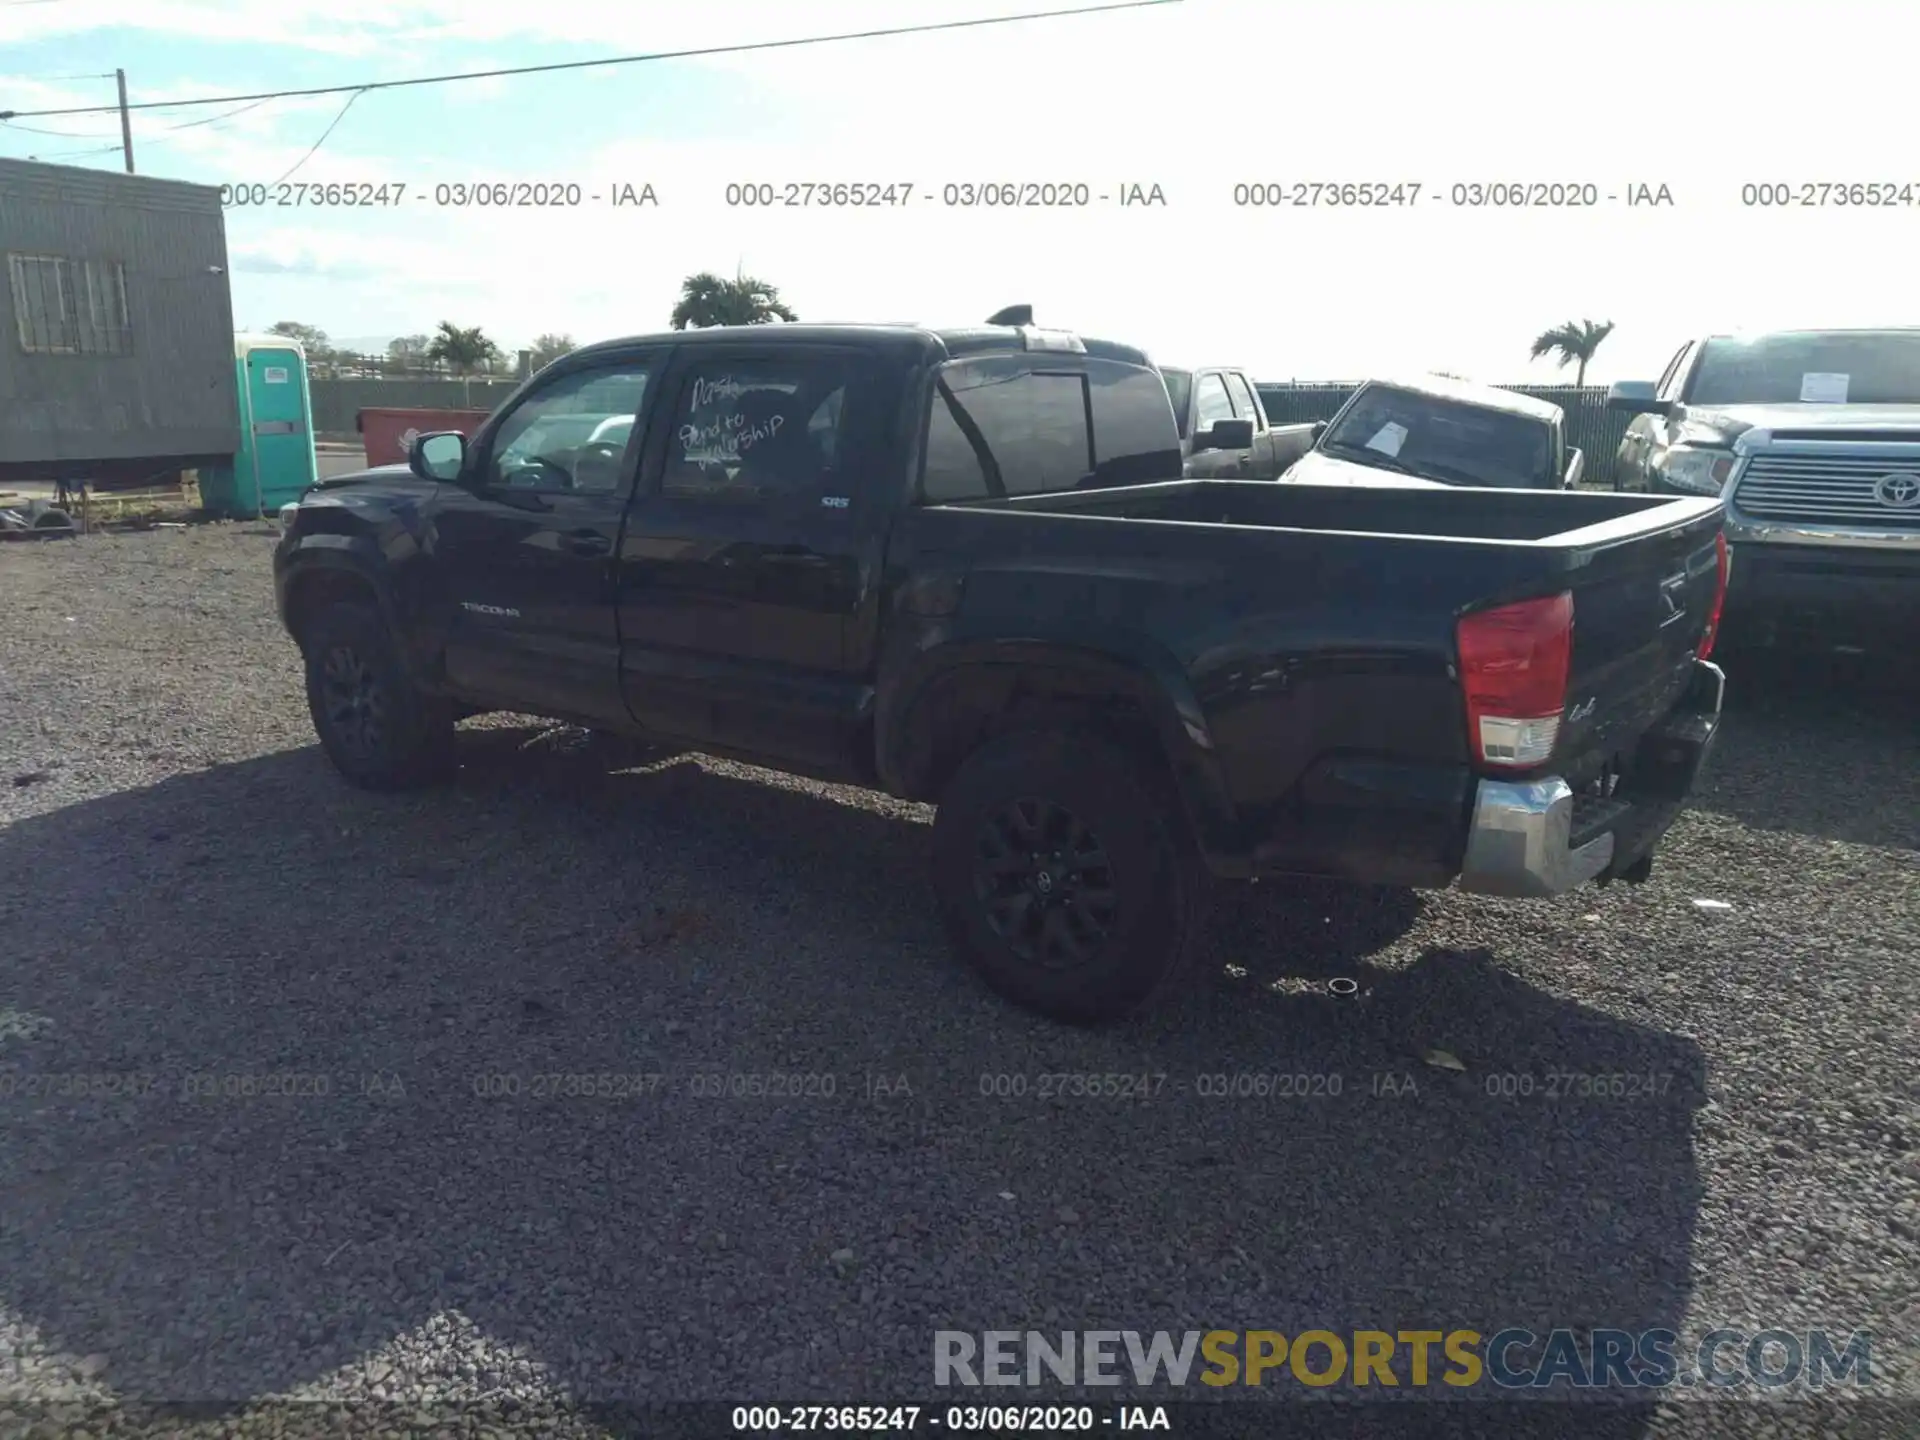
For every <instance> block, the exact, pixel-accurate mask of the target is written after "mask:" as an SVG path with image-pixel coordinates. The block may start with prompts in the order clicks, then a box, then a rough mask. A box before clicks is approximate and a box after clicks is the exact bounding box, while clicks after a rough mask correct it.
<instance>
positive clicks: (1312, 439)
mask: <svg viewBox="0 0 1920 1440" xmlns="http://www.w3.org/2000/svg"><path fill="white" fill-rule="evenodd" d="M1326 433H1327V422H1326V421H1325V420H1316V421H1314V422H1313V429H1311V430H1309V431H1308V432H1307V440H1308V443H1309V444H1313V445H1318V444H1319V443H1320V437H1321V436H1322V435H1324V434H1326Z"/></svg>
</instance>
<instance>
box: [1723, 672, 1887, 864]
mask: <svg viewBox="0 0 1920 1440" xmlns="http://www.w3.org/2000/svg"><path fill="white" fill-rule="evenodd" d="M1715 658H1716V659H1717V660H1718V661H1719V662H1720V664H1721V667H1722V668H1723V669H1724V670H1725V671H1726V672H1727V718H1726V728H1725V730H1724V732H1723V734H1722V736H1721V741H1720V745H1719V747H1718V749H1717V751H1716V753H1715V755H1714V757H1713V762H1712V768H1711V769H1710V770H1709V771H1708V774H1707V779H1706V781H1705V788H1704V792H1703V793H1702V794H1701V796H1700V797H1699V800H1698V807H1699V808H1700V809H1703V810H1711V811H1715V812H1717V813H1719V814H1722V815H1726V816H1729V817H1731V818H1732V819H1735V820H1738V821H1739V822H1740V823H1741V824H1743V825H1746V826H1749V827H1751V828H1753V829H1756V830H1785V831H1792V832H1795V833H1797V834H1801V835H1808V836H1813V837H1815V838H1818V839H1823V840H1841V841H1845V842H1848V843H1851V844H1856V845H1880V846H1891V847H1895V848H1899V849H1907V850H1920V726H1917V725H1916V724H1915V718H1914V717H1915V715H1916V714H1920V666H1916V665H1915V664H1914V663H1912V662H1911V661H1904V662H1903V661H1898V660H1893V659H1888V658H1880V659H1868V658H1865V657H1849V656H1844V655H1818V654H1805V653H1794V652H1791V651H1771V650H1765V649H1735V650H1730V651H1728V652H1727V653H1725V654H1719V655H1716V657H1715Z"/></svg>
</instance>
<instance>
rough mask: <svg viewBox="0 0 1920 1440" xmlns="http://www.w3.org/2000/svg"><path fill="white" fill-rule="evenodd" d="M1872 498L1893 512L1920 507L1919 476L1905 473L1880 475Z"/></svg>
mask: <svg viewBox="0 0 1920 1440" xmlns="http://www.w3.org/2000/svg"><path fill="white" fill-rule="evenodd" d="M1873 498H1874V499H1876V500H1878V501H1879V502H1880V503H1881V504H1882V505H1885V506H1888V507H1889V508H1891V509H1894V510H1911V509H1912V508H1913V507H1914V506H1916V505H1920V475H1911V474H1908V473H1906V472H1905V471H1900V472H1898V473H1896V474H1892V475H1882V476H1881V477H1880V480H1879V483H1878V484H1876V485H1875V486H1874V487H1873Z"/></svg>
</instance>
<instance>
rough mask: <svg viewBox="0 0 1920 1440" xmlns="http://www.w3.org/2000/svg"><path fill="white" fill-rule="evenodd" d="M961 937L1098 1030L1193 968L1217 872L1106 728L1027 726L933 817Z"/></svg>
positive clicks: (1160, 791) (1014, 979)
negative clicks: (1100, 732)
mask: <svg viewBox="0 0 1920 1440" xmlns="http://www.w3.org/2000/svg"><path fill="white" fill-rule="evenodd" d="M933 831H934V834H933V849H934V888H935V891H936V893H937V895H938V898H939V903H940V911H941V917H942V919H943V920H944V922H945V924H946V926H947V930H948V933H949V935H950V936H951V937H952V940H953V943H954V946H955V948H956V949H957V950H959V952H960V953H961V955H962V956H963V957H964V958H965V959H966V960H967V961H968V963H969V964H970V965H972V967H973V968H974V969H975V970H976V971H977V972H978V973H979V974H980V976H981V978H982V979H983V980H985V981H986V983H987V985H988V986H989V987H991V988H992V989H993V990H994V991H995V992H997V993H998V994H1000V995H1002V996H1004V997H1005V998H1007V999H1009V1000H1012V1001H1013V1002H1014V1003H1015V1004H1018V1005H1021V1006H1024V1007H1025V1008H1027V1009H1029V1010H1033V1011H1035V1012H1037V1013H1039V1014H1041V1015H1045V1016H1047V1017H1048V1018H1050V1019H1054V1020H1060V1021H1065V1022H1067V1023H1069V1024H1076V1025H1092V1024H1100V1023H1104V1022H1108V1021H1113V1020H1118V1019H1121V1018H1123V1017H1125V1016H1128V1015H1130V1014H1134V1013H1136V1012H1138V1011H1140V1010H1143V1009H1146V1008H1147V1007H1149V1006H1150V1005H1151V1004H1152V1003H1153V1002H1154V1001H1156V1000H1158V999H1159V998H1160V997H1161V996H1162V995H1164V994H1165V993H1166V992H1167V991H1168V990H1169V989H1171V988H1172V987H1173V986H1174V984H1175V983H1176V982H1177V981H1178V979H1179V978H1180V977H1181V976H1182V975H1183V974H1184V972H1185V971H1186V969H1187V966H1188V964H1189V962H1190V960H1191V958H1192V953H1193V950H1194V948H1195V943H1194V942H1195V940H1196V938H1197V935H1198V932H1199V930H1200V928H1201V923H1202V917H1203V909H1204V900H1205V893H1206V890H1205V887H1206V877H1205V874H1204V870H1203V867H1202V865H1201V864H1200V861H1199V857H1198V853H1197V850H1196V849H1195V847H1194V844H1193V841H1192V837H1191V835H1190V833H1189V832H1188V830H1187V828H1186V817H1185V816H1184V814H1183V813H1182V812H1181V808H1180V802H1179V799H1178V797H1177V796H1176V795H1175V794H1174V793H1173V792H1172V787H1171V786H1170V785H1168V784H1166V783H1165V782H1164V780H1163V779H1162V777H1161V776H1160V775H1159V774H1158V772H1157V771H1156V770H1155V769H1154V768H1153V767H1152V766H1150V765H1149V764H1147V763H1146V762H1144V761H1142V760H1138V759H1135V758H1134V757H1133V756H1131V755H1129V754H1128V753H1126V752H1125V751H1124V750H1122V749H1121V748H1120V747H1118V746H1116V745H1114V744H1112V743H1110V742H1108V741H1107V740H1106V739H1104V738H1101V737H1095V736H1089V735H1081V734H1069V733H1066V732H1063V731H1059V732H1057V731H1035V732H1016V733H1013V734H1010V735H1006V736H1003V737H1002V738H1000V739H997V740H993V741H990V742H988V744H987V745H985V746H983V747H982V748H981V749H980V750H978V751H976V752H975V753H974V754H973V755H972V756H971V757H970V758H969V759H968V760H967V761H966V763H965V764H963V765H962V766H961V767H960V770H959V773H957V774H956V775H955V776H954V778H953V780H952V782H951V783H950V784H949V785H948V787H947V791H946V793H945V795H944V796H943V797H942V798H941V801H940V808H939V810H938V811H937V813H936V815H935V817H934V826H933Z"/></svg>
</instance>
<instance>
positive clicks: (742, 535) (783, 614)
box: [619, 344, 891, 768]
mask: <svg viewBox="0 0 1920 1440" xmlns="http://www.w3.org/2000/svg"><path fill="white" fill-rule="evenodd" d="M682 356H683V363H682V364H681V365H680V366H677V367H676V373H675V375H674V377H673V381H672V384H671V387H670V393H669V394H663V395H662V397H661V408H660V411H659V420H658V425H657V429H658V432H659V433H658V434H657V435H656V436H655V437H654V440H653V443H652V444H650V445H649V447H648V450H649V461H648V465H649V470H650V471H651V472H652V475H651V483H649V484H648V486H647V487H646V488H645V490H644V492H643V493H642V494H641V495H640V496H639V497H638V498H637V499H636V500H635V502H634V507H633V513H632V515H631V517H630V518H629V521H628V526H627V533H626V536H625V539H624V541H623V544H622V547H621V565H620V579H619V586H620V630H621V640H622V668H623V671H624V675H625V683H626V692H627V702H628V705H629V707H630V708H631V710H632V712H633V714H634V716H635V717H636V718H637V719H638V720H639V721H640V722H641V724H642V725H644V726H645V727H647V728H648V729H650V730H654V731H657V732H659V733H662V734H666V735H673V736H679V737H683V738H686V739H689V740H693V741H697V742H700V741H704V742H708V743H712V744H716V745H719V746H722V747H726V748H735V749H739V750H743V751H748V752H751V753H754V754H760V755H767V756H772V757H780V758H783V759H786V760H787V761H789V762H790V763H794V764H798V765H803V766H806V765H813V766H824V767H828V768H839V767H841V766H842V765H844V764H846V763H847V762H848V760H849V757H850V756H851V754H852V748H853V735H854V732H855V729H856V727H857V725H858V721H859V717H860V716H861V715H862V714H863V713H864V706H865V697H866V677H865V675H864V672H863V671H862V670H861V669H860V668H859V667H857V666H855V665H853V664H852V663H851V662H850V660H849V658H848V632H849V628H850V625H851V623H852V620H853V616H854V612H855V610H856V609H857V607H858V605H859V603H860V597H861V595H862V594H863V592H864V587H865V586H866V585H867V584H868V583H871V581H872V578H873V577H872V576H870V575H869V574H867V570H868V569H869V568H870V566H871V561H870V559H869V558H868V555H867V551H866V547H864V546H863V544H862V542H861V537H862V536H863V535H865V534H867V533H868V532H869V531H870V529H871V527H872V526H873V525H874V524H876V523H878V522H877V520H876V515H878V514H879V513H880V512H881V511H882V510H883V509H884V501H885V497H884V496H879V495H876V494H874V493H873V486H872V485H871V484H870V483H868V482H870V481H871V480H872V479H873V477H874V466H875V463H876V461H877V460H878V459H879V458H880V457H882V456H883V455H884V454H885V453H886V446H885V434H884V432H885V428H886V426H887V423H888V421H889V419H890V418H891V412H890V402H889V400H888V399H887V398H886V396H885V395H884V394H883V393H882V389H883V387H882V385H881V380H880V377H881V376H882V375H883V374H884V373H886V372H884V371H882V370H881V369H879V368H878V367H876V365H875V364H874V362H873V361H872V360H871V359H870V358H868V357H866V356H863V355H862V354H861V353H860V352H857V351H850V350H845V349H839V348H835V347H831V346H809V345H790V344H783V345H780V346H778V347H777V348H776V347H768V348H765V349H755V348H753V347H751V346H746V345H741V346H728V347H725V348H721V347H718V346H705V345H702V346H699V347H692V346H689V347H687V348H686V349H685V350H683V351H682Z"/></svg>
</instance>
